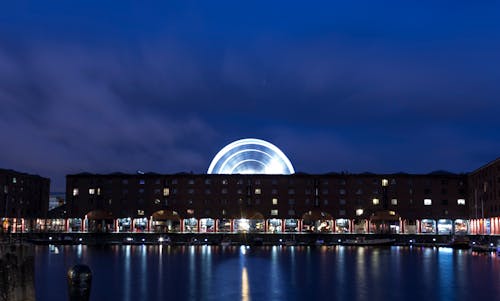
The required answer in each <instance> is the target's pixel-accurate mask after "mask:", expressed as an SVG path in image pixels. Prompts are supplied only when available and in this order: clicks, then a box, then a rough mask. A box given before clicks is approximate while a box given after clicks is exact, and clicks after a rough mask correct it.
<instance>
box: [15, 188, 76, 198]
mask: <svg viewBox="0 0 500 301" xmlns="http://www.w3.org/2000/svg"><path fill="white" fill-rule="evenodd" d="M5 188H7V186H5ZM5 190H6V189H5ZM78 194H79V191H78V188H73V196H77V195H78Z"/></svg>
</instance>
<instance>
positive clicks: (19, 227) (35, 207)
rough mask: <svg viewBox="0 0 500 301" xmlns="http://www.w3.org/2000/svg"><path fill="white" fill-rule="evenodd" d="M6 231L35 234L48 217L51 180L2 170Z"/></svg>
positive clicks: (0, 197)
mask: <svg viewBox="0 0 500 301" xmlns="http://www.w3.org/2000/svg"><path fill="white" fill-rule="evenodd" d="M0 189H1V191H0V217H1V221H2V227H1V229H2V231H4V232H8V231H9V229H10V230H11V231H31V230H35V228H36V224H37V219H45V218H46V217H47V212H48V205H49V190H50V180H49V179H47V178H43V177H40V176H37V175H30V174H26V173H22V172H18V171H14V170H10V169H0Z"/></svg>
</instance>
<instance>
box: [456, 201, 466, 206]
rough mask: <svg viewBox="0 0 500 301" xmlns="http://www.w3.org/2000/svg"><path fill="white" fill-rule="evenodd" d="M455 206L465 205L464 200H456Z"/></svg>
mask: <svg viewBox="0 0 500 301" xmlns="http://www.w3.org/2000/svg"><path fill="white" fill-rule="evenodd" d="M457 205H462V206H463V205H465V199H458V200H457Z"/></svg>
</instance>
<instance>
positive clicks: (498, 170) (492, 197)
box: [468, 158, 500, 235]
mask: <svg viewBox="0 0 500 301" xmlns="http://www.w3.org/2000/svg"><path fill="white" fill-rule="evenodd" d="M468 182H469V191H468V196H469V200H470V204H469V217H470V219H471V229H470V232H471V234H486V235H487V234H496V235H499V234H500V158H498V159H496V160H494V161H492V162H490V163H488V164H486V165H484V166H482V167H480V168H478V169H476V170H475V171H473V172H471V173H470V174H469V177H468Z"/></svg>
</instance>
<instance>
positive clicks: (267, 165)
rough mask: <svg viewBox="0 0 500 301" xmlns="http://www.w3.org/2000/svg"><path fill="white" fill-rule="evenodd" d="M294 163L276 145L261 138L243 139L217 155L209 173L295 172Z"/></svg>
mask: <svg viewBox="0 0 500 301" xmlns="http://www.w3.org/2000/svg"><path fill="white" fill-rule="evenodd" d="M294 172H295V171H294V169H293V166H292V163H291V162H290V160H288V158H287V156H286V155H285V154H284V153H283V152H282V151H281V150H280V149H279V148H277V147H276V146H275V145H273V144H272V143H269V142H267V141H264V140H260V139H253V138H248V139H241V140H237V141H235V142H233V143H230V144H228V145H226V146H225V147H224V148H223V149H221V150H220V151H219V152H218V153H217V155H215V157H214V159H213V160H212V163H210V167H209V168H208V171H207V173H209V174H293V173H294Z"/></svg>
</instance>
